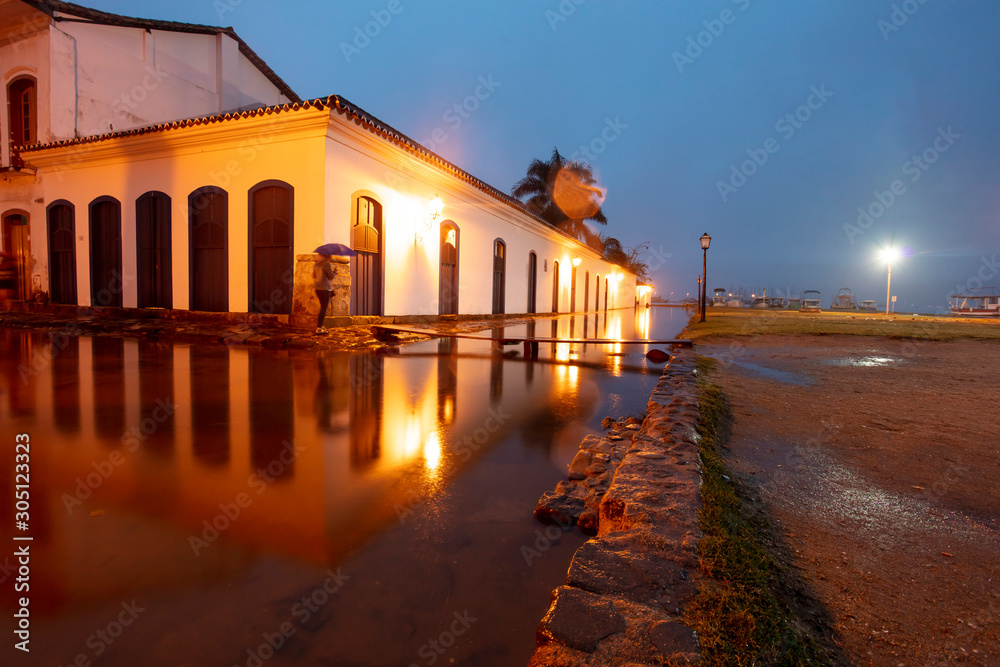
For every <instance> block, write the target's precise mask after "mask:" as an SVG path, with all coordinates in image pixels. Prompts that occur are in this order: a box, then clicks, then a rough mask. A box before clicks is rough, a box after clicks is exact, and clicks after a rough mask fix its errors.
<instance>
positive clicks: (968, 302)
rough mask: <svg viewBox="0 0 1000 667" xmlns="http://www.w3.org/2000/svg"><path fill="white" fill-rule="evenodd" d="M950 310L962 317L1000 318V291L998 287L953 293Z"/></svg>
mask: <svg viewBox="0 0 1000 667" xmlns="http://www.w3.org/2000/svg"><path fill="white" fill-rule="evenodd" d="M949 298H950V299H951V303H950V304H949V308H948V310H950V311H951V314H952V315H959V316H961V317H1000V290H998V289H997V288H996V287H980V288H978V289H968V290H966V291H964V292H960V293H952V294H951V296H950V297H949Z"/></svg>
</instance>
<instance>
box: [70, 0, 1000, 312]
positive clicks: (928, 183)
mask: <svg viewBox="0 0 1000 667" xmlns="http://www.w3.org/2000/svg"><path fill="white" fill-rule="evenodd" d="M82 4H86V5H87V6H91V7H94V8H96V9H102V10H105V11H110V12H115V13H119V14H125V15H129V16H141V17H143V18H157V19H168V20H176V21H186V22H191V23H204V24H210V25H222V26H229V25H231V26H233V27H234V28H235V29H236V32H237V33H238V34H239V35H240V36H241V37H242V38H243V39H244V40H245V41H246V42H247V43H248V44H250V46H251V47H252V48H253V49H254V50H256V51H257V53H258V54H260V55H261V57H262V58H264V60H265V61H266V62H267V63H268V64H269V65H270V66H271V67H272V68H273V69H274V70H275V71H276V72H277V73H278V74H279V75H280V76H281V77H282V78H284V79H285V81H287V82H288V84H289V85H290V86H291V87H292V88H293V89H294V90H295V91H296V92H297V93H298V94H299V95H301V96H302V97H310V98H311V97H325V96H326V95H329V94H339V95H342V96H344V97H346V98H347V99H349V100H351V101H352V102H354V103H355V104H357V105H359V106H360V107H362V108H363V109H365V110H367V111H369V112H370V113H372V114H374V115H375V116H377V117H379V118H381V119H382V120H384V121H385V122H387V123H389V124H390V125H393V126H394V127H396V128H397V129H399V130H400V131H402V132H404V133H405V134H408V135H409V136H411V137H412V138H414V139H416V140H417V141H420V142H421V143H423V144H424V145H425V146H427V147H428V148H430V149H431V150H434V151H435V152H437V153H439V154H441V155H442V156H443V157H445V158H447V159H449V160H451V161H452V162H454V163H456V164H457V165H459V166H460V167H462V168H464V169H466V170H467V171H469V172H471V173H472V174H474V175H476V176H478V177H479V178H481V179H483V180H485V181H486V182H488V183H490V184H492V185H494V186H496V187H497V188H499V189H501V190H504V191H508V192H509V191H510V188H511V186H512V185H513V184H514V183H515V181H517V180H518V179H519V178H520V177H521V176H522V175H523V174H524V171H525V168H526V167H527V165H528V163H529V162H530V160H531V159H532V158H535V157H547V156H548V155H549V154H550V153H551V151H552V148H553V147H554V146H558V148H559V150H560V151H561V152H562V153H563V154H564V155H572V154H574V153H579V154H578V155H577V157H580V158H582V159H584V160H586V161H588V162H589V163H590V164H591V165H592V166H593V167H594V170H595V172H596V174H597V176H598V179H599V181H600V183H601V185H602V186H603V187H605V188H607V191H608V194H607V199H606V201H605V203H604V210H605V213H606V214H607V216H608V218H609V221H610V223H609V224H608V226H607V228H606V229H601V230H600V231H605V232H606V233H608V234H610V235H612V236H616V237H618V238H619V239H621V241H622V243H623V244H624V245H625V246H633V245H636V244H639V243H641V242H649V243H650V246H651V248H652V249H653V250H654V251H655V252H650V253H648V254H647V255H646V257H645V259H646V261H647V262H648V263H649V264H650V265H651V266H652V267H653V268H654V270H653V271H652V278H653V281H654V283H655V285H656V291H657V292H658V293H660V294H662V295H666V296H669V295H670V293H671V292H674V296H675V297H677V296H681V297H683V296H684V295H685V294H686V293H687V292H691V294H692V295H693V294H694V292H695V290H696V282H695V280H696V276H697V275H698V274H699V273H700V271H701V250H700V246H699V244H698V238H699V237H700V236H701V234H702V233H703V232H706V231H707V232H708V233H709V234H711V235H712V237H713V241H712V247H711V249H710V250H709V253H708V270H709V279H708V283H709V288H715V287H724V288H727V289H733V288H736V289H738V288H739V287H740V286H743V287H745V288H746V291H747V292H748V293H749V292H751V291H757V292H758V293H759V291H760V288H761V287H767V288H768V292H769V293H773V292H776V291H778V290H790V291H791V292H792V293H793V294H794V295H797V294H798V293H799V292H800V291H801V290H803V289H819V290H821V291H822V292H823V300H824V303H825V304H827V305H828V304H829V301H830V298H831V297H832V296H833V294H834V293H836V291H837V289H838V288H840V287H844V286H850V287H851V288H852V289H854V290H855V292H856V293H857V295H858V298H859V299H878V300H879V302H880V303H884V301H885V289H886V267H885V264H884V263H881V262H879V261H878V260H877V252H878V250H879V248H881V247H883V246H885V245H887V244H888V242H889V237H890V234H891V235H892V236H893V239H894V245H895V246H897V247H899V248H901V249H905V250H904V252H905V253H906V254H907V255H908V256H907V257H906V258H905V259H903V260H901V261H900V262H899V263H898V264H897V265H895V266H894V267H893V290H892V291H893V293H894V294H896V295H898V301H897V304H896V305H897V308H898V309H902V310H919V311H923V312H933V311H934V310H935V309H939V308H941V307H944V306H946V305H947V294H948V293H949V292H950V291H952V290H955V289H956V288H957V287H964V286H966V285H970V286H972V287H975V286H978V285H979V284H981V283H980V282H979V281H980V279H983V280H985V282H984V283H982V284H986V285H996V286H1000V275H998V274H1000V266H997V265H996V264H995V261H996V257H995V255H996V253H997V250H998V246H1000V224H998V220H1000V189H998V187H997V184H998V183H1000V123H998V120H1000V115H998V112H1000V39H998V37H997V35H1000V4H998V3H997V2H995V0H962V2H946V1H945V0H905V1H904V0H869V1H865V2H844V1H843V0H811V1H810V2H793V1H791V0H785V1H783V2H774V1H772V2H767V3H765V2H764V1H763V0H710V1H705V2H693V1H691V2H669V3H668V2H661V1H654V0H636V1H634V2H628V3H622V2H619V3H614V4H613V5H612V3H605V2H598V1H597V0H502V1H501V0H495V1H493V2H486V1H482V0H461V1H458V0H452V1H445V0H351V1H350V2H348V1H346V0H334V1H323V2H321V1H318V0H316V1H304V0H300V1H299V2H282V3H278V2H273V0H270V1H266V0H214V1H213V0H174V1H173V2H171V3H146V2H138V1H137V0H89V1H87V0H84V2H83V3H82ZM379 20H381V24H379V23H378V21H379ZM366 30H367V32H368V35H365V31H366ZM370 35H374V36H370ZM456 105H457V108H456ZM435 130H437V132H436V133H435ZM581 147H583V149H584V150H581ZM859 208H861V209H862V210H863V211H864V212H866V213H867V217H860V216H861V212H859ZM859 217H860V219H859ZM977 274H978V276H977Z"/></svg>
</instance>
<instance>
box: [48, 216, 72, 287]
mask: <svg viewBox="0 0 1000 667" xmlns="http://www.w3.org/2000/svg"><path fill="white" fill-rule="evenodd" d="M45 211H46V214H47V218H48V236H49V300H50V301H51V302H52V303H63V304H68V305H72V306H75V305H76V211H75V210H74V208H73V204H71V203H69V202H68V201H66V200H65V199H60V200H57V201H54V202H52V203H51V204H49V205H48V207H46V209H45Z"/></svg>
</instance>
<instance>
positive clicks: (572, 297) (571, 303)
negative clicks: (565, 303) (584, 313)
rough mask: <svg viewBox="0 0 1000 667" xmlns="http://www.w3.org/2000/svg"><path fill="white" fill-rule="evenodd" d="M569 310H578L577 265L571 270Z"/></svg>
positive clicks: (573, 311) (572, 311)
mask: <svg viewBox="0 0 1000 667" xmlns="http://www.w3.org/2000/svg"><path fill="white" fill-rule="evenodd" d="M569 312H571V313H575V312H576V267H575V266H574V267H573V268H572V270H571V271H570V272H569Z"/></svg>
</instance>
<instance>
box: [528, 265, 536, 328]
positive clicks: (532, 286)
mask: <svg viewBox="0 0 1000 667" xmlns="http://www.w3.org/2000/svg"><path fill="white" fill-rule="evenodd" d="M537 288H538V255H536V254H535V253H534V251H532V252H529V253H528V312H529V313H534V312H536V311H537V307H536V303H535V292H536V291H537Z"/></svg>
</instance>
